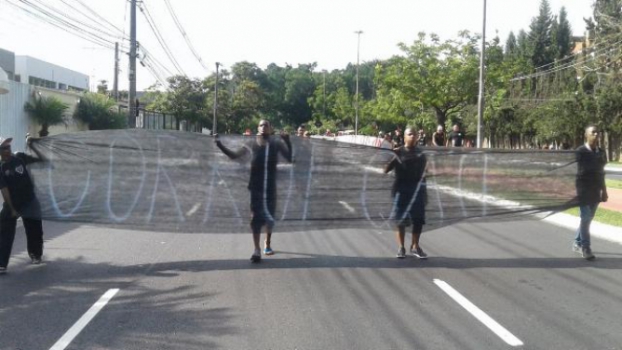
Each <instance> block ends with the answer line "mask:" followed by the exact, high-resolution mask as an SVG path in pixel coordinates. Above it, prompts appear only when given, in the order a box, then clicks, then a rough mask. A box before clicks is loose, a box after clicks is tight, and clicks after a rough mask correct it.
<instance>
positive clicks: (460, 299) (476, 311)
mask: <svg viewBox="0 0 622 350" xmlns="http://www.w3.org/2000/svg"><path fill="white" fill-rule="evenodd" d="M434 283H435V284H436V285H437V286H438V287H439V288H441V289H442V290H443V292H445V293H447V295H449V296H450V297H451V298H452V299H453V300H454V301H456V302H457V303H458V304H460V306H462V307H463V308H465V309H466V310H467V311H468V312H469V313H471V315H473V316H474V317H475V318H476V319H478V320H479V321H480V322H481V323H483V324H484V325H485V326H486V327H488V328H489V329H490V330H491V331H492V332H493V333H495V334H496V335H497V336H498V337H499V338H501V339H503V341H504V342H506V343H508V344H509V345H511V346H521V345H524V344H523V342H522V341H521V340H520V339H518V338H517V337H515V336H514V335H513V334H512V333H510V331H508V330H507V329H505V328H504V327H503V326H502V325H500V324H499V323H498V322H497V321H495V320H493V319H492V317H490V316H488V315H487V314H486V313H485V312H484V311H482V310H481V309H480V308H478V307H477V306H475V304H473V303H472V302H470V301H469V300H468V299H467V298H465V297H464V296H463V295H462V294H460V292H458V291H457V290H455V289H454V288H453V287H452V286H450V285H449V284H448V283H447V282H445V281H442V280H439V279H434Z"/></svg>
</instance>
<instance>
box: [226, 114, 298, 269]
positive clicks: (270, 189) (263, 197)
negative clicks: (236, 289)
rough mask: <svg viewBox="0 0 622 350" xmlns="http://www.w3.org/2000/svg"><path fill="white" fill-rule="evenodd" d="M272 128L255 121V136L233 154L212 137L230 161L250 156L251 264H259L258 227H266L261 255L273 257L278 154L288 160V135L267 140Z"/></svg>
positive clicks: (268, 124)
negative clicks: (256, 125)
mask: <svg viewBox="0 0 622 350" xmlns="http://www.w3.org/2000/svg"><path fill="white" fill-rule="evenodd" d="M271 134H272V127H271V125H270V122H269V121H267V120H261V121H259V126H258V127H257V137H256V138H255V140H253V141H251V142H248V143H247V144H245V145H244V146H243V147H242V148H240V149H238V150H237V151H232V150H230V149H229V148H227V147H225V146H224V145H223V144H222V143H221V142H220V140H219V139H218V135H216V146H218V148H220V150H221V151H222V152H223V153H224V154H225V155H227V157H229V158H231V159H236V158H240V157H242V156H244V155H246V154H249V153H250V155H251V175H250V179H249V182H248V190H249V191H250V195H251V230H252V232H253V243H254V245H255V250H254V252H253V255H252V256H251V261H252V262H259V261H261V249H260V245H259V240H260V236H261V228H262V227H264V226H265V227H266V240H265V246H264V251H263V252H264V254H265V255H273V254H274V251H273V250H272V248H271V246H270V244H271V239H272V228H273V227H274V222H275V219H274V213H275V210H276V173H277V170H276V165H277V162H278V155H279V153H280V154H281V155H283V156H284V157H285V159H287V161H288V162H291V161H292V146H291V142H290V140H289V135H285V134H283V135H281V139H280V140H279V139H277V138H274V137H271Z"/></svg>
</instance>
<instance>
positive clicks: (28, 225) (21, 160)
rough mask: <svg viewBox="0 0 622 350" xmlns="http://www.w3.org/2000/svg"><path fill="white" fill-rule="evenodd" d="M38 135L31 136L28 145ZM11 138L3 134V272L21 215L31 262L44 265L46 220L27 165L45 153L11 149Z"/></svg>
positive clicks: (0, 171) (0, 233)
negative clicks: (44, 229) (44, 226)
mask: <svg viewBox="0 0 622 350" xmlns="http://www.w3.org/2000/svg"><path fill="white" fill-rule="evenodd" d="M34 139H35V138H32V137H28V138H27V140H26V144H27V146H30V144H31V143H32V141H33V140H34ZM11 141H13V138H12V137H7V138H2V137H0V156H1V161H0V191H2V197H3V199H4V204H3V205H2V211H0V274H3V273H6V271H7V267H8V265H9V259H10V257H11V250H12V249H13V241H14V240H15V229H16V226H17V219H18V218H19V217H21V218H22V222H23V223H24V230H25V231H26V241H27V249H28V255H29V256H30V259H31V263H32V264H35V265H38V264H41V257H42V255H43V223H42V221H41V206H40V204H39V200H38V199H37V197H36V196H35V190H34V185H33V181H32V179H31V177H30V174H29V172H28V169H27V168H26V166H27V165H28V164H31V163H34V162H38V161H41V160H42V159H43V156H42V155H41V154H40V153H39V151H37V149H35V148H32V147H31V149H32V150H33V151H34V152H35V154H36V155H37V157H38V158H36V157H32V156H30V155H27V154H25V153H22V152H17V153H15V154H13V153H12V152H11Z"/></svg>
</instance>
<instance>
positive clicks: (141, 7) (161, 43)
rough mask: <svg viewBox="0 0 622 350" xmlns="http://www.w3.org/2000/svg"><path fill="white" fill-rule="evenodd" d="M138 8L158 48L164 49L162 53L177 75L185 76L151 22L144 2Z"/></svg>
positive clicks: (152, 21)
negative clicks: (156, 41)
mask: <svg viewBox="0 0 622 350" xmlns="http://www.w3.org/2000/svg"><path fill="white" fill-rule="evenodd" d="M139 8H140V12H141V13H142V14H143V15H144V16H145V19H146V20H147V23H148V24H149V27H151V31H152V32H153V34H154V35H155V37H156V39H157V40H158V42H159V43H160V46H162V48H163V49H164V53H165V54H166V55H167V56H168V58H169V60H171V62H172V63H173V66H175V69H176V70H177V71H178V72H179V74H181V75H186V73H184V71H183V70H182V69H181V66H180V65H179V63H178V62H177V60H176V59H175V56H173V53H172V52H171V49H170V48H169V47H168V45H167V44H166V41H165V40H164V37H163V36H162V34H161V33H160V31H159V30H158V27H157V26H156V24H155V21H154V20H153V17H152V16H151V13H150V12H149V8H148V7H147V5H146V4H145V2H142V3H141V5H140V6H139Z"/></svg>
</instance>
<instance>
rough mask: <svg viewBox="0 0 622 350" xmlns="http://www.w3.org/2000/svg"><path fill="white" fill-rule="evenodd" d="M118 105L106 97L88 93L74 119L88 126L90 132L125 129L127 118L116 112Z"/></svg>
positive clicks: (77, 109) (81, 100)
mask: <svg viewBox="0 0 622 350" xmlns="http://www.w3.org/2000/svg"><path fill="white" fill-rule="evenodd" d="M115 108H116V103H115V101H114V100H112V99H110V98H108V97H107V96H106V95H102V94H96V93H86V94H84V96H82V98H81V99H80V103H78V106H77V107H76V110H75V111H74V113H73V118H74V119H75V120H78V121H80V122H82V123H84V124H86V125H88V127H89V130H106V129H123V128H124V127H126V125H127V116H126V115H125V114H122V113H119V112H116V111H115Z"/></svg>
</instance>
